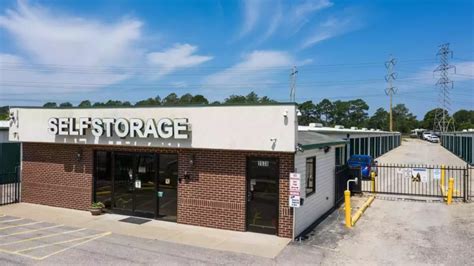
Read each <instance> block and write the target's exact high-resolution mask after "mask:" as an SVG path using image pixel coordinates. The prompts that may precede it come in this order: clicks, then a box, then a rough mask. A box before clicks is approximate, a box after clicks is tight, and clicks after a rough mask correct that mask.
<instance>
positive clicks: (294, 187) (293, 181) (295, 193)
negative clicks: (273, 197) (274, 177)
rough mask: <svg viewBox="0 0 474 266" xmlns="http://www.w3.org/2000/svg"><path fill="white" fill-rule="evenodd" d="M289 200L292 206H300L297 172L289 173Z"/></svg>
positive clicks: (299, 187)
mask: <svg viewBox="0 0 474 266" xmlns="http://www.w3.org/2000/svg"><path fill="white" fill-rule="evenodd" d="M289 183H290V184H289V190H290V191H289V194H290V197H289V202H288V204H289V205H290V207H292V208H298V207H300V202H301V198H300V190H301V175H300V174H299V173H290V182H289Z"/></svg>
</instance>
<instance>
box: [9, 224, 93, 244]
mask: <svg viewBox="0 0 474 266" xmlns="http://www.w3.org/2000/svg"><path fill="white" fill-rule="evenodd" d="M86 229H87V228H80V229H76V230H71V231H65V232H59V233H54V234H49V235H45V236H36V237H31V238H26V239H22V240H18V241H14V242H9V243H2V244H0V246H8V245H11V244H17V243H23V242H28V241H33V240H37V239H42V238H48V237H53V236H59V235H66V234H71V233H75V232H80V231H84V230H86Z"/></svg>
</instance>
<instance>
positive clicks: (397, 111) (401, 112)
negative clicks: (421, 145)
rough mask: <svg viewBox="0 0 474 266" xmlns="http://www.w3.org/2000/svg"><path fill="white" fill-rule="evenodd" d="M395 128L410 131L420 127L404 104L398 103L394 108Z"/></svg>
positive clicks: (402, 131) (404, 131)
mask: <svg viewBox="0 0 474 266" xmlns="http://www.w3.org/2000/svg"><path fill="white" fill-rule="evenodd" d="M392 114H393V122H394V129H395V130H396V131H399V132H401V133H409V132H410V131H411V130H412V129H415V128H417V127H418V121H417V120H416V116H414V115H413V114H412V113H410V111H409V110H408V108H407V107H406V106H405V105H404V104H397V105H395V107H393V109H392Z"/></svg>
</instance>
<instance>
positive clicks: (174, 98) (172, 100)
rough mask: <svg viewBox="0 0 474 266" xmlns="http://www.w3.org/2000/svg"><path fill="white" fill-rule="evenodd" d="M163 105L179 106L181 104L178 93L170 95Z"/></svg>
mask: <svg viewBox="0 0 474 266" xmlns="http://www.w3.org/2000/svg"><path fill="white" fill-rule="evenodd" d="M162 103H163V105H177V104H178V103H179V98H178V95H176V93H174V92H173V93H170V94H169V95H168V96H166V97H165V98H164V99H163V102H162Z"/></svg>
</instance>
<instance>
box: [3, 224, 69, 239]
mask: <svg viewBox="0 0 474 266" xmlns="http://www.w3.org/2000/svg"><path fill="white" fill-rule="evenodd" d="M40 223H42V222H40ZM61 226H64V224H60V225H53V226H48V227H42V228H38V229H32V230H26V231H20V232H16V233H13V234H8V235H0V238H2V237H7V236H15V235H22V234H28V233H32V232H36V231H42V230H47V229H51V228H57V227H61Z"/></svg>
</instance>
